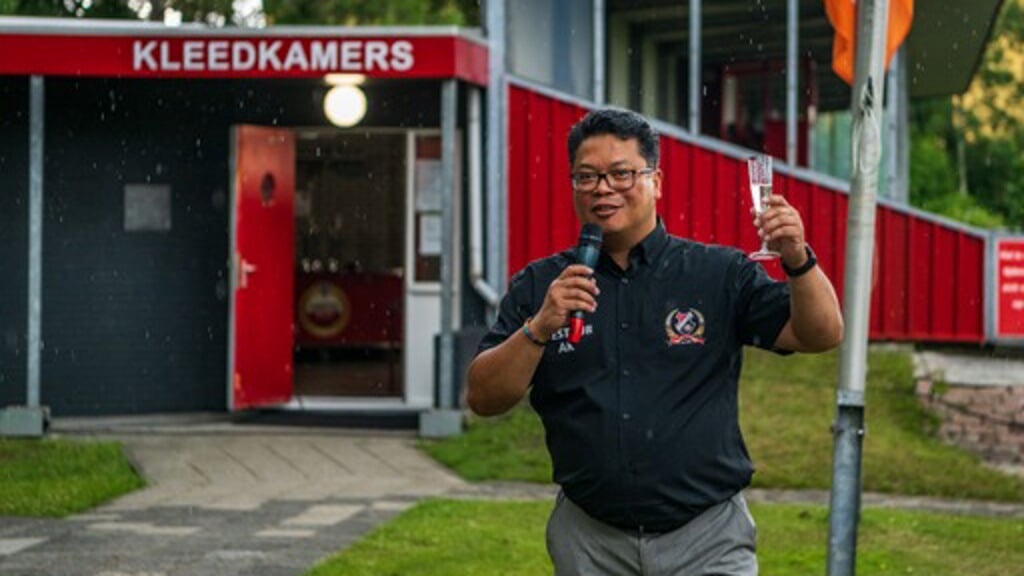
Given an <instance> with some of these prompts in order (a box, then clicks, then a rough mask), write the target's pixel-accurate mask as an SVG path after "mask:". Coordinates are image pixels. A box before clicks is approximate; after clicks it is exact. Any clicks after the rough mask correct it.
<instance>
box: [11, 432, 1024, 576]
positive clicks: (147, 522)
mask: <svg viewBox="0 0 1024 576" xmlns="http://www.w3.org/2000/svg"><path fill="white" fill-rule="evenodd" d="M60 430H61V429H60V427H58V431H60ZM64 433H73V434H74V435H78V436H88V437H95V438H101V439H114V440H119V441H121V442H123V443H124V444H125V446H126V449H127V452H128V454H129V456H130V457H131V459H132V460H133V462H134V464H135V465H136V467H137V468H138V469H139V470H140V472H141V473H142V474H143V475H144V476H145V477H146V478H147V479H148V481H149V486H148V487H147V488H145V489H143V490H140V491H138V492H135V493H132V494H129V495H126V496H124V497H122V498H120V499H118V500H116V501H114V502H111V503H109V504H107V505H105V506H102V507H100V508H98V509H96V510H94V511H92V512H90V513H88V514H81V515H78V516H73V517H71V518H68V519H63V520H47V519H16V518H3V519H0V575H5V576H6V575H16V576H179V575H182V576H184V575H189V576H233V575H243V574H244V575H259V576H285V575H288V576H293V575H299V574H302V573H304V572H305V571H306V570H307V569H308V568H310V567H311V566H312V565H313V564H315V563H316V562H317V561H319V560H320V559H322V558H324V557H325V556H327V555H329V554H331V553H333V552H335V551H337V550H339V549H343V548H345V547H346V546H348V545H349V544H351V543H353V542H355V541H356V540H358V539H359V538H361V537H362V536H364V535H365V534H366V533H367V532H368V531H369V530H370V529H372V528H373V527H374V526H376V525H378V524H379V523H381V522H384V521H386V520H389V519H391V518H393V517H394V516H395V515H397V514H398V513H400V512H401V511H403V510H405V509H406V508H408V507H410V506H411V505H413V504H414V503H415V502H416V501H418V500H420V499H422V498H425V497H431V496H441V495H443V496H446V497H453V498H485V499H492V498H494V499H530V500H535V499H544V500H550V499H552V498H553V496H554V494H555V487H553V486H551V485H531V484H519V483H483V484H468V483H466V482H464V481H462V480H461V479H459V478H458V477H456V476H455V475H453V474H452V473H451V472H449V471H448V470H446V469H444V468H443V467H441V466H439V465H438V464H436V463H435V462H433V461H432V460H431V459H429V458H427V457H426V456H424V455H423V454H421V453H420V452H419V451H418V450H416V448H415V442H416V440H415V438H414V437H413V435H412V433H411V432H386V431H372V432H371V431H358V430H338V429H327V428H294V427H292V428H288V427H285V428H282V427H273V428H271V427H254V426H238V425H233V424H229V423H224V422H217V421H212V422H209V423H205V424H204V423H200V424H195V423H192V424H188V425H181V426H178V425H174V424H171V425H155V426H154V425H152V424H144V425H140V426H115V427H102V426H101V427H92V428H90V427H83V426H77V427H72V428H70V429H65V430H64ZM748 498H749V499H750V500H752V501H772V502H805V503H816V504H827V502H828V493H827V492H825V491H763V490H751V491H748ZM864 504H865V506H881V507H896V508H910V509H919V510H932V511H941V512H952V513H968V514H983V515H993V516H1007V517H1017V518H1024V506H1022V505H1011V504H995V503H978V502H955V501H945V500H937V499H930V498H901V497H891V496H882V495H872V494H867V495H865V496H864Z"/></svg>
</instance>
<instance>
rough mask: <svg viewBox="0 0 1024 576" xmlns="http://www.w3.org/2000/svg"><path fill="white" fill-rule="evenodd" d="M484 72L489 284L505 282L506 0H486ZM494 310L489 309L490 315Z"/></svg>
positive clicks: (499, 286)
mask: <svg viewBox="0 0 1024 576" xmlns="http://www.w3.org/2000/svg"><path fill="white" fill-rule="evenodd" d="M485 9H486V13H485V20H486V27H487V40H488V53H487V54H488V56H487V58H488V59H487V64H488V73H487V78H488V79H487V199H486V201H487V278H488V280H489V283H490V285H491V286H492V287H496V288H498V291H499V292H501V291H503V290H502V288H503V287H504V286H505V284H506V275H507V270H506V268H507V267H508V265H507V262H508V246H507V245H506V233H505V228H506V226H507V218H506V214H507V213H508V198H507V194H506V191H505V185H506V180H505V149H506V142H505V135H506V133H507V130H506V124H505V123H506V122H507V121H508V114H507V107H508V100H507V98H508V95H507V86H506V80H505V72H506V70H505V69H506V62H505V0H486V5H485ZM493 317H494V311H492V319H493Z"/></svg>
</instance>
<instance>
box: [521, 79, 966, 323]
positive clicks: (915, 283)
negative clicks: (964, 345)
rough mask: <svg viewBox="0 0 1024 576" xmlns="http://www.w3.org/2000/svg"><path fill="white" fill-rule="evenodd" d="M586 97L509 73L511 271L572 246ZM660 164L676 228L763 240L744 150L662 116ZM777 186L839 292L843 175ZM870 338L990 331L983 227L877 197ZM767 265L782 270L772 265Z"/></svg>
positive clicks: (790, 174) (802, 177)
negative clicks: (569, 144) (575, 154)
mask: <svg viewBox="0 0 1024 576" xmlns="http://www.w3.org/2000/svg"><path fill="white" fill-rule="evenodd" d="M587 109H588V104H587V103H585V102H580V101H576V100H573V99H572V98H569V97H565V96H561V95H558V94H556V93H553V92H551V91H549V90H547V89H543V88H539V87H534V86H531V85H528V84H527V83H526V82H520V81H518V80H516V81H513V82H512V84H511V86H510V88H509V118H508V121H509V147H508V183H509V196H508V208H509V211H508V218H509V220H508V224H509V227H508V230H509V237H508V256H509V258H508V265H509V273H510V274H511V273H514V272H515V271H517V270H519V269H520V268H522V267H523V266H524V265H526V264H527V263H528V262H530V261H531V260H534V259H536V258H541V257H544V256H547V255H549V254H551V253H552V252H555V251H557V250H562V249H565V248H568V247H571V246H572V245H573V243H574V242H575V240H576V235H577V233H578V230H579V223H578V222H577V220H576V218H575V215H574V214H575V213H574V211H573V205H572V192H571V190H570V188H569V163H568V151H567V149H566V137H567V135H568V133H569V128H570V127H571V126H572V125H573V124H574V123H575V122H576V121H577V120H578V119H579V118H580V117H582V116H583V114H585V113H586V111H587ZM658 128H659V130H660V131H661V132H662V137H661V169H662V171H663V172H664V175H665V177H664V181H663V189H662V192H663V193H662V198H661V200H660V201H659V203H658V211H659V213H660V214H661V216H662V218H663V219H664V221H665V225H666V228H667V229H668V231H669V232H670V233H672V234H676V235H679V236H684V237H688V238H692V239H694V240H697V241H700V242H710V243H716V244H726V245H732V246H737V247H739V248H741V249H743V250H746V251H749V250H753V249H755V247H756V246H757V243H758V240H757V235H756V233H755V230H754V227H753V224H752V222H751V218H750V215H749V210H750V198H749V193H748V192H747V184H746V182H745V180H746V179H745V177H744V175H745V172H744V170H743V159H744V158H745V157H746V156H747V155H749V154H750V152H747V151H744V150H743V149H741V148H737V147H735V146H731V145H729V144H725V143H721V142H718V141H715V140H711V139H708V138H694V137H692V136H691V135H689V134H687V133H684V132H683V131H682V130H679V129H677V128H674V127H670V126H666V125H662V124H658ZM775 186H776V189H777V190H778V191H779V192H781V193H782V194H783V195H785V196H786V198H787V199H788V200H789V202H790V203H791V204H793V205H794V206H795V207H796V208H797V209H798V210H799V211H800V213H801V215H802V216H803V220H804V225H805V228H806V231H807V237H808V241H809V242H810V244H811V245H812V246H813V247H814V249H815V252H816V253H817V254H818V259H819V261H820V262H821V266H822V269H823V270H824V271H825V273H826V274H827V275H828V277H829V278H831V279H832V282H833V284H834V285H835V286H836V290H837V292H838V293H839V298H840V301H842V292H843V274H844V267H843V264H844V256H845V252H846V220H847V194H846V192H845V191H843V189H844V186H845V185H844V184H843V183H842V182H840V181H837V180H834V179H830V178H827V177H822V176H819V175H815V174H812V173H810V172H808V171H805V170H794V169H789V168H787V167H781V168H779V169H777V170H776V181H775ZM875 246H876V253H875V271H874V282H873V284H874V289H873V290H872V301H871V322H870V331H871V332H870V336H871V338H872V339H873V340H913V341H933V342H977V343H981V342H983V341H984V340H985V329H984V321H983V320H984V309H985V306H984V269H985V236H984V234H983V233H981V232H979V231H976V230H972V229H970V228H968V227H966V226H959V225H957V224H954V223H951V222H949V221H945V220H943V219H941V218H938V217H934V216H931V215H929V214H927V213H923V212H920V211H916V210H913V209H906V208H902V207H896V206H888V205H879V207H878V212H877V219H876V243H875ZM769 271H770V272H771V273H772V274H773V275H776V276H779V270H778V269H777V268H775V267H774V265H772V266H771V267H770V268H769Z"/></svg>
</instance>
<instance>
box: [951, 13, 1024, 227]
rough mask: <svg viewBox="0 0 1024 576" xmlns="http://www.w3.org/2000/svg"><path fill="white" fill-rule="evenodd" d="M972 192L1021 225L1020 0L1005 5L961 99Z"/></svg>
mask: <svg viewBox="0 0 1024 576" xmlns="http://www.w3.org/2000/svg"><path fill="white" fill-rule="evenodd" d="M962 103H963V115H964V118H965V121H966V125H965V127H964V138H965V140H966V143H967V151H966V152H967V170H968V177H969V188H970V191H971V194H972V195H973V196H975V197H976V198H977V199H978V200H979V201H980V202H981V203H982V204H984V205H985V206H987V207H989V208H990V209H992V210H995V211H997V212H999V213H1000V214H1003V215H1005V217H1006V220H1007V222H1008V223H1009V224H1010V225H1012V226H1014V227H1021V226H1022V225H1024V0H1009V1H1008V2H1006V4H1005V6H1004V8H1003V10H1002V13H1001V14H1000V16H999V20H998V22H997V23H996V26H995V29H994V31H993V34H992V40H991V41H990V42H989V45H988V49H987V50H986V52H985V57H984V59H983V61H982V64H981V66H980V69H979V71H978V74H977V75H976V76H975V78H974V81H973V82H972V83H971V87H970V89H969V90H968V91H967V93H966V94H964V97H963V99H962Z"/></svg>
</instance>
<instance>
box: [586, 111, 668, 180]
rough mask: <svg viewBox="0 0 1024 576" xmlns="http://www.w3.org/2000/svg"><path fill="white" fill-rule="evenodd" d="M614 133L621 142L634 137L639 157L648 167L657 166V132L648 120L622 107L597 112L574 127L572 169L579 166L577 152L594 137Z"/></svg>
mask: <svg viewBox="0 0 1024 576" xmlns="http://www.w3.org/2000/svg"><path fill="white" fill-rule="evenodd" d="M603 134H611V135H612V136H615V137H616V138H618V139H620V140H630V139H633V138H635V139H636V141H637V147H638V148H639V149H640V155H641V156H643V157H644V160H646V161H647V166H649V167H651V168H655V167H657V166H658V133H657V131H655V130H654V127H653V126H651V123H650V122H648V121H647V119H646V118H644V117H643V116H641V115H640V114H637V113H636V112H632V111H630V110H623V109H621V108H602V109H601V110H594V111H592V112H590V113H588V114H587V115H586V116H584V117H583V119H582V120H580V121H579V122H577V123H576V124H575V125H573V127H572V130H570V131H569V167H570V169H571V168H572V166H573V165H574V164H576V151H577V150H579V147H580V144H582V143H583V141H584V140H586V139H587V138H590V137H591V136H601V135H603Z"/></svg>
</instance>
